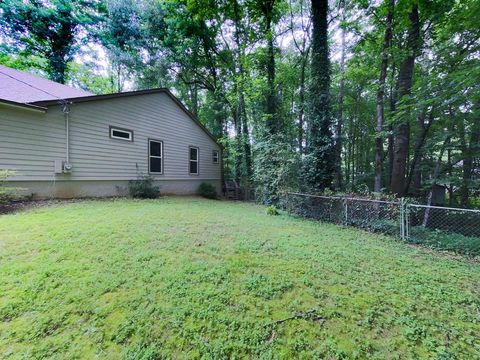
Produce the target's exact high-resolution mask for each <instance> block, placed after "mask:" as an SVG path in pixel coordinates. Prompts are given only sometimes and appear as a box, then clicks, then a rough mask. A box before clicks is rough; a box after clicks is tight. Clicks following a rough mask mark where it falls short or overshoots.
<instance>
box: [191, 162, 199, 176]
mask: <svg viewBox="0 0 480 360" xmlns="http://www.w3.org/2000/svg"><path fill="white" fill-rule="evenodd" d="M196 173H198V163H197V162H196V161H190V174H196Z"/></svg>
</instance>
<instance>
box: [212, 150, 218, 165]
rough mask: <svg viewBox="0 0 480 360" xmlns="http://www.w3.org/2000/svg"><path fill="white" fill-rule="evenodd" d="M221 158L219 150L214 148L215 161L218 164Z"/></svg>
mask: <svg viewBox="0 0 480 360" xmlns="http://www.w3.org/2000/svg"><path fill="white" fill-rule="evenodd" d="M219 159H220V158H219V154H218V150H213V163H214V164H218V162H219Z"/></svg>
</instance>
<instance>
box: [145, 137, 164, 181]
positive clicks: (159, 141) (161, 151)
mask: <svg viewBox="0 0 480 360" xmlns="http://www.w3.org/2000/svg"><path fill="white" fill-rule="evenodd" d="M152 142H156V143H159V144H160V156H157V155H151V153H150V144H151V143H152ZM151 158H154V159H160V163H161V165H160V166H161V167H162V171H161V172H156V171H151V169H150V159H151ZM148 173H149V174H154V175H163V141H161V140H155V139H148Z"/></svg>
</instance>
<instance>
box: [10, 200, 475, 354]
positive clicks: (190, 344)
mask: <svg viewBox="0 0 480 360" xmlns="http://www.w3.org/2000/svg"><path fill="white" fill-rule="evenodd" d="M479 339H480V267H479V266H478V265H476V264H472V263H468V262H463V261H456V260H451V259H447V258H442V257H439V256H436V255H435V254H428V253H425V252H422V251H421V250H417V249H413V248H410V247H407V246H405V245H404V244H401V243H398V242H395V241H393V240H390V239H388V238H386V237H382V236H377V235H372V234H368V233H364V232H361V231H358V230H355V229H349V228H342V227H339V226H335V225H331V224H323V223H317V222H314V221H308V220H301V219H296V218H292V217H289V216H287V215H281V216H276V217H272V216H268V215H267V214H266V213H265V209H264V208H263V207H260V206H256V205H252V204H244V203H231V202H222V201H210V200H203V199H197V198H164V199H160V200H144V201H133V200H116V201H85V202H79V203H72V204H60V205H53V206H50V207H45V208H38V209H33V210H29V211H26V212H23V213H17V214H11V215H4V216H1V217H0V358H7V359H10V358H11V359H32V358H33V359H35V358H56V359H73V358H86V359H91V358H99V359H118V358H122V357H123V358H125V359H157V358H200V357H203V358H206V359H218V358H233V357H235V358H242V357H253V358H258V359H262V358H263V359H272V358H284V359H289V358H294V357H295V358H306V359H307V358H308V359H309V358H312V357H318V358H332V359H343V358H370V359H385V358H388V359H405V358H438V359H448V358H457V359H461V358H463V359H474V358H479V357H480V341H479Z"/></svg>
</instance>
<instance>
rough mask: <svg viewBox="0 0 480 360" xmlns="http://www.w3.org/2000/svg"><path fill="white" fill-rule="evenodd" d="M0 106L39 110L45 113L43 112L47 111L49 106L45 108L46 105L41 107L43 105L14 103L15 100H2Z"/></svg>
mask: <svg viewBox="0 0 480 360" xmlns="http://www.w3.org/2000/svg"><path fill="white" fill-rule="evenodd" d="M0 106H4V107H8V108H13V109H19V110H25V111H33V112H38V113H43V114H44V113H46V112H47V108H44V107H41V106H36V105H29V104H21V103H14V102H9V101H8V102H7V101H5V100H0Z"/></svg>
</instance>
